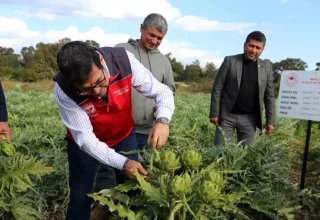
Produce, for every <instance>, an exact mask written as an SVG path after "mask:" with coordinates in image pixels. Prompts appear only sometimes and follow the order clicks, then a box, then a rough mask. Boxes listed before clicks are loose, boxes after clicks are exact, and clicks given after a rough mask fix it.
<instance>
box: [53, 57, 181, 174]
mask: <svg viewBox="0 0 320 220" xmlns="http://www.w3.org/2000/svg"><path fill="white" fill-rule="evenodd" d="M126 52H127V54H128V57H129V61H130V65H131V69H132V80H131V83H132V86H133V87H134V88H135V89H136V90H137V91H139V92H141V93H142V94H143V95H145V96H146V97H148V98H153V99H155V101H156V108H157V118H159V117H166V118H168V119H169V120H171V117H172V115H173V112H174V109H175V106H174V98H173V93H172V91H171V89H169V87H167V86H166V85H164V84H162V83H160V82H159V81H158V80H157V79H156V78H154V77H153V75H152V73H151V72H150V71H149V70H148V69H147V68H145V67H144V66H143V65H142V64H141V63H140V62H139V61H138V60H137V59H136V58H135V56H134V55H133V54H132V53H130V52H129V51H126ZM54 95H55V98H56V102H57V104H58V109H59V113H60V117H61V120H62V122H63V123H64V125H65V126H66V127H67V128H68V129H69V130H70V132H71V134H72V137H73V139H74V141H75V142H76V143H77V144H78V146H79V147H80V149H82V150H83V151H85V152H86V153H88V154H89V155H91V156H92V157H94V158H96V159H97V160H98V161H100V162H101V163H104V164H108V165H110V166H112V167H115V168H117V169H122V168H123V165H124V163H125V161H126V159H127V158H126V157H125V156H123V155H121V154H119V153H117V152H115V150H114V149H112V148H109V147H108V146H107V144H106V143H104V142H100V141H99V139H98V138H97V137H96V135H95V134H94V133H93V127H92V125H91V122H90V119H89V116H88V115H87V113H86V112H85V111H84V110H83V109H82V108H81V107H80V106H78V105H77V103H76V102H74V101H73V100H72V99H70V98H69V97H68V96H67V95H66V94H65V93H64V92H63V91H62V89H61V88H60V87H59V85H58V84H57V83H56V82H55V84H54Z"/></svg>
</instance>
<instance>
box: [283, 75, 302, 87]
mask: <svg viewBox="0 0 320 220" xmlns="http://www.w3.org/2000/svg"><path fill="white" fill-rule="evenodd" d="M298 82H299V77H298V76H297V74H295V73H290V74H288V75H287V76H286V78H285V80H284V83H285V84H286V86H289V87H294V86H296V85H297V84H298Z"/></svg>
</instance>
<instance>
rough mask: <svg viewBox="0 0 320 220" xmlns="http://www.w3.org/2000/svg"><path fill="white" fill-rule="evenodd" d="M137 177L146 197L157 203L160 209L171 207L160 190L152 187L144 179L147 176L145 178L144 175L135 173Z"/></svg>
mask: <svg viewBox="0 0 320 220" xmlns="http://www.w3.org/2000/svg"><path fill="white" fill-rule="evenodd" d="M135 175H136V178H137V180H138V182H139V183H140V186H141V189H142V190H143V192H144V193H145V194H146V196H148V200H149V201H154V202H157V203H158V204H159V205H160V207H162V206H165V207H169V203H168V202H167V198H166V197H164V195H163V194H162V193H161V192H160V190H159V189H158V188H155V187H153V186H151V184H150V183H148V182H147V181H146V180H145V179H144V177H145V176H143V175H142V174H140V173H138V172H135Z"/></svg>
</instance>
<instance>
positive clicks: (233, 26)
mask: <svg viewBox="0 0 320 220" xmlns="http://www.w3.org/2000/svg"><path fill="white" fill-rule="evenodd" d="M175 26H177V27H180V28H182V29H184V30H187V31H238V30H241V29H244V28H252V27H254V26H255V24H253V23H220V22H218V21H216V20H207V19H205V18H201V17H197V16H193V15H187V16H183V17H180V18H178V19H176V20H175Z"/></svg>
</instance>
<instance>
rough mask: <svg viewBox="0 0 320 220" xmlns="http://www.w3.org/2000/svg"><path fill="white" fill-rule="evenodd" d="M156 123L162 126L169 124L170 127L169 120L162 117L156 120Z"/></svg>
mask: <svg viewBox="0 0 320 220" xmlns="http://www.w3.org/2000/svg"><path fill="white" fill-rule="evenodd" d="M156 123H161V124H167V125H169V124H170V121H169V119H167V118H165V117H160V118H158V119H157V120H156Z"/></svg>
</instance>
